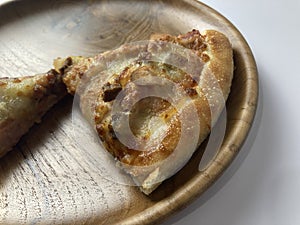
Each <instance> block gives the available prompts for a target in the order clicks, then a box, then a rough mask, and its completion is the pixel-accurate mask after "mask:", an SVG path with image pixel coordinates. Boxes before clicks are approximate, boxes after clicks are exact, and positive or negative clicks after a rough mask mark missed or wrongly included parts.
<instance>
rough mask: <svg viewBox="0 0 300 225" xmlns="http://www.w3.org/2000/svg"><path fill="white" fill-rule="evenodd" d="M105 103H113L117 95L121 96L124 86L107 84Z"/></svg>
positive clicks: (104, 87)
mask: <svg viewBox="0 0 300 225" xmlns="http://www.w3.org/2000/svg"><path fill="white" fill-rule="evenodd" d="M102 89H103V101H104V102H111V101H113V100H114V99H115V98H116V97H117V95H118V94H119V92H120V91H121V90H122V86H121V85H120V84H118V83H114V84H111V83H109V82H108V83H106V84H105V85H104V86H103V88H102Z"/></svg>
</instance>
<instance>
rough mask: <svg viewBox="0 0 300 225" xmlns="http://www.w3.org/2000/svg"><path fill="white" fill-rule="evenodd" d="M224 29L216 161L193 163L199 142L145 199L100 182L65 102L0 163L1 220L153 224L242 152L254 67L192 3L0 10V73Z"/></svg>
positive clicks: (29, 2) (215, 19) (18, 4)
mask: <svg viewBox="0 0 300 225" xmlns="http://www.w3.org/2000/svg"><path fill="white" fill-rule="evenodd" d="M193 28H195V29H199V30H204V29H216V30H219V31H221V32H224V33H225V34H226V35H227V36H228V37H229V39H230V41H231V43H232V45H233V48H234V59H235V65H236V70H235V77H234V81H233V86H232V92H231V95H230V97H229V100H228V104H227V114H228V115H227V116H228V118H227V130H226V135H225V138H224V141H223V144H222V147H221V149H220V150H219V153H218V155H217V157H216V158H215V160H214V161H213V162H212V163H211V164H210V166H209V167H208V168H207V169H206V170H205V171H203V172H199V171H198V165H199V162H200V160H201V156H202V154H203V149H204V147H205V144H204V145H202V146H201V147H200V149H199V150H198V151H197V152H196V153H195V154H194V156H193V158H192V159H191V160H190V162H189V163H188V164H187V165H186V166H185V167H184V168H183V169H182V170H181V171H179V172H178V173H177V174H176V175H175V176H174V177H172V178H171V179H169V180H167V181H166V182H164V183H163V184H162V185H161V186H160V187H159V188H158V189H157V191H155V192H154V193H153V194H152V195H150V196H145V195H143V194H141V193H140V192H139V191H138V190H137V188H135V187H130V186H125V185H121V184H118V183H115V182H113V181H112V180H110V179H107V174H108V171H107V168H105V167H104V166H103V165H102V164H101V160H100V159H99V152H98V151H97V150H96V149H91V150H90V151H86V150H84V149H82V148H80V146H78V144H77V143H76V140H75V139H74V135H73V133H72V132H73V127H72V102H73V100H72V98H71V97H70V96H68V97H66V98H65V99H63V100H62V101H61V102H60V103H59V104H58V105H56V106H55V107H54V108H53V109H52V110H51V111H50V112H49V113H47V115H46V116H45V117H44V118H43V121H42V123H41V124H38V125H36V126H34V127H33V128H32V129H31V130H30V132H29V133H28V134H27V135H25V136H24V137H23V138H22V140H21V141H20V143H19V144H18V146H16V147H15V149H14V150H13V151H11V152H10V153H9V154H7V155H6V156H5V157H4V158H2V159H0V224H153V223H159V222H160V221H161V220H162V219H164V218H166V217H167V216H168V215H170V214H171V213H174V212H175V211H176V210H179V209H180V208H182V207H184V206H186V205H187V204H188V203H189V202H190V201H192V200H193V199H195V198H196V197H197V196H199V195H200V194H202V193H203V192H204V191H205V190H206V189H207V188H209V187H210V185H211V184H212V183H213V182H214V181H215V180H216V179H218V177H219V176H221V174H222V172H223V171H224V170H225V169H226V168H227V167H228V165H229V164H230V163H231V162H232V160H233V159H234V157H235V156H236V154H237V153H238V151H239V149H240V147H241V146H242V144H243V142H244V140H245V138H246V136H247V134H248V131H249V129H250V127H251V123H252V120H253V116H254V114H255V110H256V104H257V94H258V93H257V91H258V79H257V71H256V65H255V62H254V59H253V56H252V53H251V50H250V48H249V47H248V45H247V43H246V42H245V40H244V39H243V37H242V36H241V34H240V33H239V32H238V31H237V29H236V28H235V27H234V26H233V25H232V24H231V23H230V22H229V21H228V20H226V19H225V18H224V17H222V16H221V15H220V14H218V13H217V12H215V11H214V10H213V9H211V8H209V7H207V6H205V5H203V4H202V3H200V2H198V1H193V0H183V1H171V0H170V1H154V0H153V1H146V0H144V1H142V0H141V1H137V0H131V1H113V0H112V1H100V0H99V1H97V0H90V1H72V0H61V1H56V0H49V1H46V0H45V1H44V0H43V1H34V0H22V1H12V2H9V3H6V4H3V3H2V5H0V53H1V54H0V76H1V77H5V76H7V77H14V76H25V75H32V74H37V73H41V72H45V71H47V70H48V69H49V68H51V67H52V61H53V59H54V58H56V57H58V56H61V57H64V56H68V55H84V56H89V55H94V54H97V53H100V52H103V51H104V50H109V49H112V48H116V47H118V46H120V45H121V44H123V43H125V42H131V41H136V40H145V39H147V38H148V37H149V35H150V34H152V33H170V34H174V35H175V34H179V33H184V32H187V31H189V30H191V29H193Z"/></svg>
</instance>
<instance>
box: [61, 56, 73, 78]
mask: <svg viewBox="0 0 300 225" xmlns="http://www.w3.org/2000/svg"><path fill="white" fill-rule="evenodd" d="M72 64H73V60H72V58H71V57H68V58H66V60H65V61H64V63H63V65H62V67H61V68H60V69H59V72H60V73H61V74H64V73H65V70H66V69H67V68H68V67H69V66H71V65H72Z"/></svg>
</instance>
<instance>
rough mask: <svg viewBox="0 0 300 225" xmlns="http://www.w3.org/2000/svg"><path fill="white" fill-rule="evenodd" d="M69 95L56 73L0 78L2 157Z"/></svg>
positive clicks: (53, 71)
mask: <svg viewBox="0 0 300 225" xmlns="http://www.w3.org/2000/svg"><path fill="white" fill-rule="evenodd" d="M66 93H67V92H66V88H65V85H64V84H63V83H62V80H61V75H60V74H58V73H57V72H56V71H55V70H51V71H49V72H48V73H46V74H41V75H36V76H29V77H21V78H0V143H1V145H0V156H3V155H4V154H5V153H7V152H8V151H9V150H11V149H12V148H13V146H14V145H16V144H17V142H18V141H19V139H20V138H21V137H22V136H23V135H24V134H25V133H26V132H27V131H28V130H29V128H30V127H32V125H33V124H34V123H38V122H40V120H41V118H42V116H43V115H44V114H45V113H46V112H47V111H48V110H49V108H50V107H52V106H53V105H54V104H55V103H56V102H57V101H59V100H60V99H61V98H62V97H63V96H65V95H66Z"/></svg>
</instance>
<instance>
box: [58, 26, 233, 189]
mask: <svg viewBox="0 0 300 225" xmlns="http://www.w3.org/2000/svg"><path fill="white" fill-rule="evenodd" d="M151 40H153V41H154V42H155V43H154V45H153V44H151V43H150V44H147V45H141V46H138V48H137V49H138V50H139V51H142V52H143V53H150V54H151V53H152V52H151V51H153V46H154V48H157V47H162V46H165V44H166V43H170V44H173V45H176V46H180V47H183V48H185V49H189V50H191V51H192V52H193V53H194V54H195V55H197V56H198V57H199V59H201V63H202V65H201V66H199V67H201V69H199V68H198V69H199V70H198V69H197V68H194V72H196V73H198V74H196V77H195V76H191V74H190V73H188V72H186V71H185V70H184V69H182V68H178V67H176V66H172V65H168V64H166V63H161V62H155V61H151V60H150V61H147V60H143V59H141V60H136V61H133V62H131V63H129V64H128V65H127V66H126V67H122V66H120V67H119V68H117V69H116V71H117V72H116V71H115V72H114V73H109V72H108V73H106V75H105V77H104V78H103V79H102V78H101V79H100V81H99V82H96V83H95V82H94V83H93V84H91V85H90V86H89V87H90V88H88V89H85V90H84V88H83V89H82V90H81V91H78V89H80V86H85V85H81V84H82V82H81V81H82V79H83V77H84V76H86V77H87V80H89V79H90V78H91V77H93V76H95V75H97V72H99V70H101V66H100V69H99V62H101V60H104V59H105V60H112V61H113V60H114V59H116V60H118V58H117V57H118V56H120V54H126V53H127V52H128V51H129V52H130V51H131V52H135V51H136V50H135V49H130V46H128V45H125V46H123V47H121V48H119V49H118V50H116V51H110V52H105V53H103V54H100V55H98V56H96V57H91V58H84V57H69V58H67V59H57V60H55V62H54V65H55V68H56V69H57V70H58V71H60V72H61V73H62V75H63V81H64V83H65V84H66V86H67V88H68V91H69V93H71V94H74V93H75V92H76V91H77V93H78V94H79V95H80V96H81V100H82V103H81V109H82V111H83V114H84V115H85V116H86V117H87V118H88V120H89V121H90V122H91V123H92V124H93V125H94V128H95V129H96V131H97V132H98V135H99V137H100V139H101V140H102V141H103V144H104V146H105V147H106V149H107V151H108V152H110V153H111V154H112V155H113V156H114V157H115V158H116V159H117V164H118V165H119V166H120V167H122V168H123V169H124V170H125V171H126V172H127V173H128V174H130V175H131V177H132V178H133V180H134V181H135V183H136V184H137V185H138V186H139V187H140V189H141V190H142V191H143V192H144V193H145V194H150V193H151V192H152V191H153V190H155V189H156V188H157V187H158V186H159V184H160V183H161V182H162V181H163V180H165V179H167V178H168V177H170V176H171V175H173V174H174V173H175V172H177V171H178V170H179V169H180V168H181V167H182V166H183V165H184V164H185V163H186V162H187V161H188V160H189V158H190V157H191V156H192V154H193V152H194V151H195V150H196V147H198V146H199V145H200V144H201V143H202V142H203V140H204V139H205V138H206V137H207V135H208V134H209V132H210V130H211V128H212V126H213V125H214V124H215V122H216V120H217V119H218V117H219V115H220V113H221V111H222V109H223V108H224V102H225V100H226V99H227V97H228V94H229V92H230V87H231V81H232V76H233V68H234V66H233V52H232V46H231V44H230V42H229V40H228V39H227V37H226V36H225V35H224V34H222V33H220V32H218V31H214V30H206V31H204V32H202V33H200V32H199V31H198V30H193V31H191V32H188V33H187V34H184V35H179V36H177V37H176V36H171V35H167V34H162V35H161V34H155V35H153V36H152V37H151ZM179 54H180V53H179ZM144 55H145V54H144ZM146 55H147V54H146ZM175 58H176V57H175ZM179 61H180V60H179ZM179 63H180V62H179ZM181 63H182V62H181ZM184 64H189V60H188V61H187V62H184V63H183V64H182V66H183V67H184ZM120 65H121V64H120ZM91 71H92V72H91ZM149 77H150V80H149ZM151 77H152V78H153V79H154V80H155V79H156V78H164V81H166V80H167V81H170V82H171V83H172V84H175V86H176V85H177V86H178V87H179V88H181V89H180V90H181V92H184V94H183V96H188V98H187V99H188V100H187V101H181V102H180V100H179V103H178V105H176V106H174V104H171V103H170V102H168V101H167V100H166V99H164V98H160V97H155V96H149V97H145V98H143V99H140V101H136V100H137V99H135V98H138V97H137V94H136V93H138V92H139V89H141V88H145V87H144V86H147V87H146V89H147V88H148V90H152V91H153V90H154V89H155V88H157V87H158V86H159V88H162V89H161V90H163V88H164V85H166V86H168V85H169V83H168V82H167V81H166V82H165V83H164V82H161V83H159V82H155V81H153V80H152V81H151V79H152V78H151ZM138 79H145V80H144V81H145V82H146V83H147V82H148V83H147V84H146V85H145V84H136V83H135V81H136V80H138ZM147 79H148V81H147ZM151 82H152V83H151ZM142 86H143V87H142ZM166 86H165V87H166ZM143 90H145V89H143ZM170 90H171V89H170ZM121 92H122V94H123V95H124V96H123V99H121V100H120V101H119V100H118V95H119V94H120V93H121ZM155 93H156V94H157V95H159V90H158V91H156V92H155ZM174 95H176V93H175V94H174ZM177 97H178V96H177ZM95 100H96V101H95ZM116 102H117V103H116ZM132 102H135V103H136V104H132ZM114 103H116V104H115V105H117V108H118V107H119V108H118V110H120V112H118V110H117V111H114ZM120 105H121V106H120ZM128 105H130V106H132V107H131V108H130V107H129V108H128V109H126V107H127V106H128ZM126 110H127V111H126ZM193 110H196V114H197V117H196V118H195V115H192V111H193ZM127 117H129V120H128V118H127ZM124 120H125V121H127V122H129V128H130V129H126V128H128V126H127V124H124ZM182 120H185V121H186V122H187V124H186V127H185V129H186V130H182V123H183V122H182ZM126 126H127V127H126ZM197 126H198V127H199V132H198V133H197V132H196V133H197V134H196V135H197V136H194V135H195V134H194V133H193V132H190V133H189V130H191V131H195V129H196V130H197ZM127 131H128V132H129V134H128V137H130V138H132V137H133V136H134V137H135V138H136V140H144V142H143V141H141V142H140V144H139V145H138V147H139V148H143V149H137V148H135V147H137V145H136V146H130V144H129V145H128V143H126V144H124V141H123V140H121V139H120V138H121V136H122V135H123V137H124V136H125V139H126V138H127V137H126V135H127V134H126V132H127ZM119 132H121V133H122V134H121V135H120V134H119ZM184 132H185V133H186V134H185V135H188V137H190V139H189V138H185V140H183V143H181V144H182V145H181V146H185V145H186V146H189V142H192V140H196V146H194V147H191V148H182V149H179V150H178V149H177V146H178V144H179V142H180V141H181V135H182V133H184ZM132 134H133V136H132ZM130 138H129V139H130ZM127 139H128V138H127ZM158 139H159V142H157V140H158ZM129 141H130V140H129ZM125 142H126V140H125ZM175 150H176V151H175Z"/></svg>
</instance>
